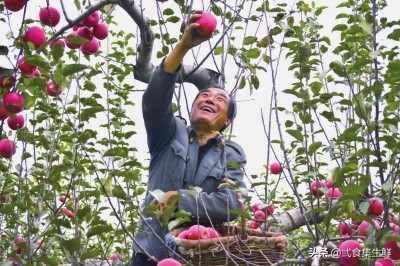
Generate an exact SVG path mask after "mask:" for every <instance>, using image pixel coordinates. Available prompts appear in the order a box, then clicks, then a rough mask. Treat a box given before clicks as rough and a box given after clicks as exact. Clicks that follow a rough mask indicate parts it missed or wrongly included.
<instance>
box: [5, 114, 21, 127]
mask: <svg viewBox="0 0 400 266" xmlns="http://www.w3.org/2000/svg"><path fill="white" fill-rule="evenodd" d="M7 125H8V127H9V128H10V129H12V130H18V129H21V128H23V127H24V125H25V117H24V115H23V114H16V115H15V118H12V117H9V118H7Z"/></svg>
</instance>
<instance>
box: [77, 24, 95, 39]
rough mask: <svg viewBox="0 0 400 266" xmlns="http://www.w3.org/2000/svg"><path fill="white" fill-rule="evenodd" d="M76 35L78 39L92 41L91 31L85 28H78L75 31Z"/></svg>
mask: <svg viewBox="0 0 400 266" xmlns="http://www.w3.org/2000/svg"><path fill="white" fill-rule="evenodd" d="M76 34H78V36H79V37H82V38H85V39H86V40H88V41H90V40H91V39H93V33H92V30H91V29H90V28H89V27H86V26H83V27H79V29H78V30H77V31H76Z"/></svg>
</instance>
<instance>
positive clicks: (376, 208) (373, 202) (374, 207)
mask: <svg viewBox="0 0 400 266" xmlns="http://www.w3.org/2000/svg"><path fill="white" fill-rule="evenodd" d="M382 213H383V203H382V200H381V199H380V198H377V197H374V198H370V199H369V207H368V214H369V215H372V216H379V215H381V214H382Z"/></svg>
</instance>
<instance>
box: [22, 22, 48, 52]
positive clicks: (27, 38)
mask: <svg viewBox="0 0 400 266" xmlns="http://www.w3.org/2000/svg"><path fill="white" fill-rule="evenodd" d="M22 39H23V40H24V42H25V43H26V44H28V42H32V43H33V45H34V46H35V48H36V49H38V48H39V47H40V46H42V44H43V43H45V41H46V34H45V33H44V31H43V29H42V28H41V27H39V26H32V27H29V28H28V29H27V30H26V31H25V33H24V36H23V37H22Z"/></svg>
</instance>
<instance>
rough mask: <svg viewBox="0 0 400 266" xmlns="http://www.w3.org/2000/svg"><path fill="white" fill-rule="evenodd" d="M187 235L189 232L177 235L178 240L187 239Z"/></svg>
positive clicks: (185, 231) (184, 231)
mask: <svg viewBox="0 0 400 266" xmlns="http://www.w3.org/2000/svg"><path fill="white" fill-rule="evenodd" d="M188 235H189V230H183V231H182V232H180V233H179V234H178V238H179V239H187V238H188Z"/></svg>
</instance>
